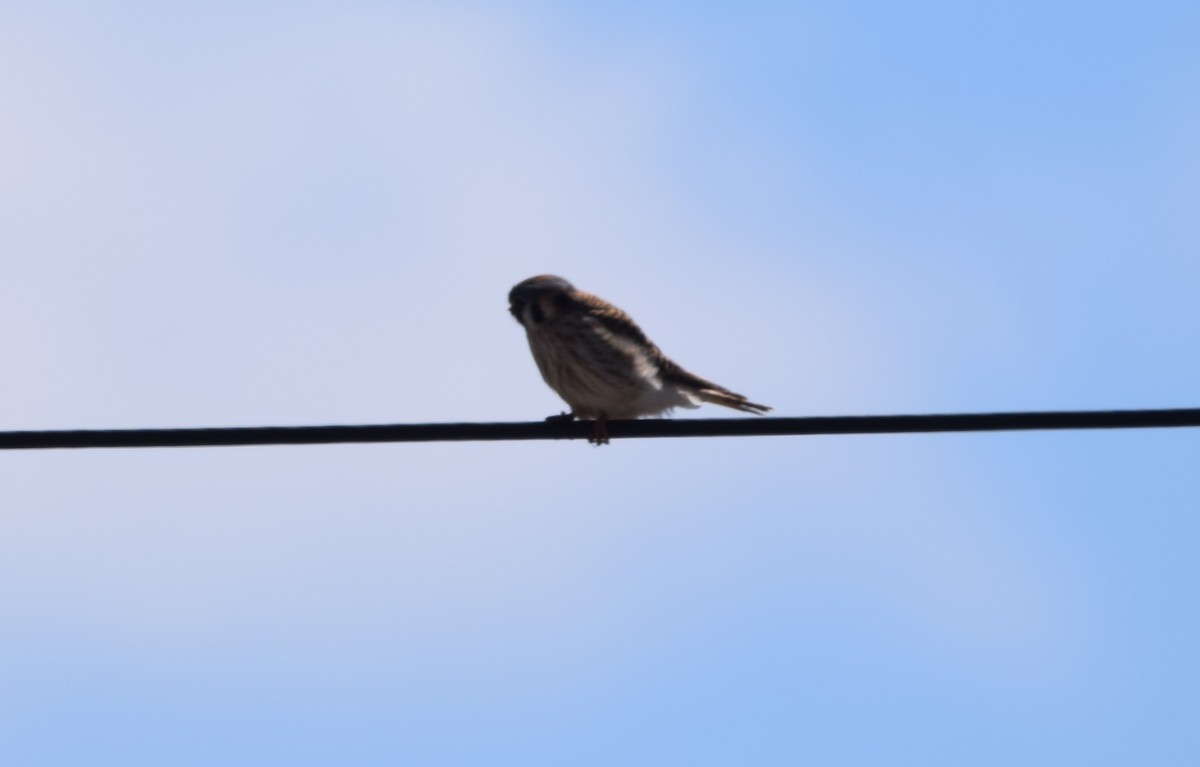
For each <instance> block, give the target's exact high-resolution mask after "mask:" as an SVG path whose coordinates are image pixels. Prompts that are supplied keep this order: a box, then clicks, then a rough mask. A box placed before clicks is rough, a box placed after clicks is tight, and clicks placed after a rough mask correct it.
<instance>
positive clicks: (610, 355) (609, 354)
mask: <svg viewBox="0 0 1200 767" xmlns="http://www.w3.org/2000/svg"><path fill="white" fill-rule="evenodd" d="M508 311H509V313H511V314H512V316H513V318H514V319H516V321H517V322H518V323H520V324H521V326H522V327H524V328H525V334H526V337H527V338H528V341H529V349H530V351H531V352H533V360H534V362H536V363H537V367H538V371H539V372H541V374H542V378H543V379H544V380H545V381H546V383H547V384H548V385H549V386H550V388H551V389H553V390H554V391H555V392H556V393H557V394H558V396H560V397H562V398H563V400H564V401H565V402H566V403H567V405H569V406H570V408H571V410H570V412H565V413H562V414H560V415H554V416H550V417H549V418H547V419H546V420H547V421H560V422H561V421H571V420H574V419H576V418H578V419H581V420H592V421H594V426H593V430H592V435H591V437H589V439H588V442H590V443H592V444H594V445H604V444H608V422H609V421H610V420H615V419H628V418H641V417H643V416H659V415H665V414H667V413H669V412H671V411H672V410H673V409H674V408H677V407H684V408H697V407H699V406H700V404H701V403H702V402H710V403H713V404H716V405H724V406H725V407H728V408H733V409H734V410H740V411H742V412H744V413H755V414H758V415H762V414H765V413H768V412H770V410H771V408H770V407H768V406H767V405H760V404H758V403H755V402H751V401H749V400H748V399H747V398H746V397H745V396H743V395H741V394H737V393H736V392H732V391H730V390H729V389H726V388H725V387H724V386H720V385H718V384H715V383H713V382H712V381H709V380H707V379H704V378H701V377H700V376H698V375H695V374H694V373H689V372H688V371H687V370H685V369H683V368H682V367H680V366H679V365H678V364H676V363H675V362H674V361H673V360H671V358H669V357H667V355H665V354H663V353H662V351H661V350H660V349H659V348H658V347H657V346H655V345H654V343H653V342H652V341H651V340H650V339H649V338H648V337H647V336H646V334H645V333H644V332H642V329H641V328H640V327H638V325H637V323H636V322H634V321H633V318H631V317H630V316H629V315H628V314H626V313H625V312H623V311H621V310H620V309H618V308H617V307H615V306H613V305H612V304H610V303H608V302H607V301H605V300H604V299H602V298H600V297H599V296H594V295H592V294H591V293H585V292H584V291H582V290H579V289H578V288H576V287H575V286H574V285H572V284H571V283H570V282H568V281H567V280H565V279H563V278H562V277H558V276H555V275H552V274H541V275H538V276H536V277H530V278H529V279H527V280H523V281H521V282H518V283H517V284H516V285H515V286H513V288H512V290H511V291H509V294H508Z"/></svg>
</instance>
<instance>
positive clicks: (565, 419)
mask: <svg viewBox="0 0 1200 767" xmlns="http://www.w3.org/2000/svg"><path fill="white" fill-rule="evenodd" d="M574 420H575V414H574V413H559V414H558V415H548V416H546V423H570V422H571V421H574Z"/></svg>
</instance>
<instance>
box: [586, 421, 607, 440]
mask: <svg viewBox="0 0 1200 767" xmlns="http://www.w3.org/2000/svg"><path fill="white" fill-rule="evenodd" d="M588 442H590V443H592V444H593V445H607V444H608V419H607V418H603V417H601V418H597V419H596V420H595V421H593V422H592V436H590V437H588Z"/></svg>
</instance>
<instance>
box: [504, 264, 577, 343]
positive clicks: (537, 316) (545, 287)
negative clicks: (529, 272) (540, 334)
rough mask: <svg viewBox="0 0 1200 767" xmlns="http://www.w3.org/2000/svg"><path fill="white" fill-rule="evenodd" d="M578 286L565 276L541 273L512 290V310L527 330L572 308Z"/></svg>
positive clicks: (510, 304)
mask: <svg viewBox="0 0 1200 767" xmlns="http://www.w3.org/2000/svg"><path fill="white" fill-rule="evenodd" d="M574 292H575V286H574V285H572V284H571V283H569V282H567V281H566V280H564V279H563V278H562V277H555V276H554V275H552V274H539V275H538V276H537V277H530V278H529V279H527V280H522V281H521V282H518V283H517V284H516V285H514V286H513V289H512V290H510V291H509V292H508V311H509V313H510V314H512V316H513V318H514V319H515V320H516V321H517V322H519V323H521V325H523V326H524V327H525V329H526V330H533V329H534V328H536V327H537V326H538V325H541V324H542V323H543V322H545V321H546V320H549V319H553V318H554V317H556V316H558V315H559V314H561V313H562V312H564V311H566V310H567V309H569V308H570V306H571V304H572V300H571V294H572V293H574Z"/></svg>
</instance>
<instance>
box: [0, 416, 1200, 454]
mask: <svg viewBox="0 0 1200 767" xmlns="http://www.w3.org/2000/svg"><path fill="white" fill-rule="evenodd" d="M1185 426H1200V408H1174V409H1160V410H1074V411H1038V412H1016V413H950V414H935V415H859V416H812V417H805V418H708V419H691V418H689V419H681V420H670V419H651V420H639V421H610V422H609V423H608V435H609V437H611V438H612V439H614V440H619V439H631V438H651V437H782V436H810V435H820V434H915V433H933V432H982V431H1029V430H1047V429H1054V430H1064V429H1150V428H1171V427H1185ZM591 434H592V423H591V422H590V421H575V422H566V423H564V422H561V421H536V422H532V423H424V424H384V425H365V426H251V427H228V428H195V429H87V430H83V429H79V430H70V431H9V432H0V450H38V449H43V450H44V449H52V448H132V447H226V446H234V445H329V444H345V443H369V442H477V441H487V442H498V441H506V440H545V439H555V440H558V439H587V438H588V437H589V436H591Z"/></svg>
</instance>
